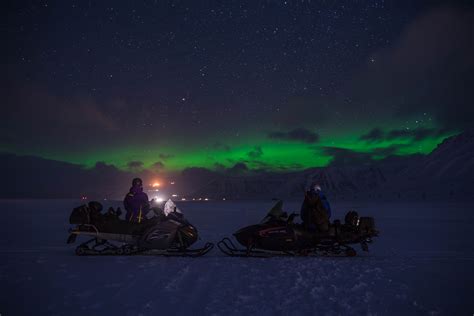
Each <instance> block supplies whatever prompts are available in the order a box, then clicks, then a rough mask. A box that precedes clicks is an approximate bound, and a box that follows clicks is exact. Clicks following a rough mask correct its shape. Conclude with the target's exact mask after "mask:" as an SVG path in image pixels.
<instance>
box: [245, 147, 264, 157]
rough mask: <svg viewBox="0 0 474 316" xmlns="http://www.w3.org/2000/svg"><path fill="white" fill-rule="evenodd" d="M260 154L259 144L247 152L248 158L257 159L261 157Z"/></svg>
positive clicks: (261, 153) (261, 152)
mask: <svg viewBox="0 0 474 316" xmlns="http://www.w3.org/2000/svg"><path fill="white" fill-rule="evenodd" d="M262 155H263V150H262V148H261V147H260V146H256V147H255V148H254V149H252V150H251V151H249V152H248V153H247V156H249V158H251V159H258V158H260V157H262Z"/></svg>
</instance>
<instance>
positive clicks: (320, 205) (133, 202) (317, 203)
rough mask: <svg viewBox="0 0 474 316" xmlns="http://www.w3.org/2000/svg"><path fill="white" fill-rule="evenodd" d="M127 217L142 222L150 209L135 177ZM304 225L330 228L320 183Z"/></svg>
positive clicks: (312, 191) (308, 196)
mask: <svg viewBox="0 0 474 316" xmlns="http://www.w3.org/2000/svg"><path fill="white" fill-rule="evenodd" d="M123 204H124V207H125V210H126V211H127V212H126V214H125V219H126V220H127V221H130V222H138V223H140V222H141V221H142V220H143V218H144V217H145V214H147V213H148V211H149V210H150V202H149V200H148V195H147V194H146V193H145V192H143V181H142V180H141V179H140V178H135V179H133V181H132V187H131V188H130V191H129V192H128V193H127V195H126V196H125V199H124V201H123ZM300 216H301V219H302V221H303V225H304V226H305V228H306V229H308V230H318V231H326V230H328V229H329V219H330V218H331V205H330V204H329V201H328V199H327V198H326V195H325V194H324V193H323V191H322V189H321V186H320V185H319V184H318V183H313V184H312V185H311V186H310V188H309V190H308V191H306V193H305V197H304V200H303V204H302V206H301V212H300Z"/></svg>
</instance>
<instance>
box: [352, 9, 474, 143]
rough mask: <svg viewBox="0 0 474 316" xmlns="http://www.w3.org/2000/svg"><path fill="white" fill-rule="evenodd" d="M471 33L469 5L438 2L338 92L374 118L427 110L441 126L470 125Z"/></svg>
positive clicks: (473, 113)
mask: <svg viewBox="0 0 474 316" xmlns="http://www.w3.org/2000/svg"><path fill="white" fill-rule="evenodd" d="M473 36H474V10H472V8H466V9H465V10H462V9H459V8H456V7H454V6H438V7H436V8H434V9H431V10H429V11H427V12H426V13H425V14H423V15H420V16H419V17H418V18H416V19H415V20H413V21H412V22H411V23H409V24H408V25H407V27H406V28H405V29H404V31H403V32H402V33H401V35H400V37H399V38H398V39H397V40H395V41H394V42H393V44H392V45H391V46H389V47H387V48H384V49H382V50H380V51H378V52H374V54H373V55H372V57H371V59H372V61H367V65H366V66H365V67H363V70H361V71H360V73H359V74H358V75H355V76H354V78H353V79H352V80H351V81H350V82H349V83H348V86H347V87H345V88H344V89H343V90H344V91H346V93H347V94H348V95H349V96H350V97H351V99H352V102H353V103H354V104H357V105H364V110H365V111H364V112H366V113H372V115H373V116H374V117H376V118H378V119H386V120H389V119H393V118H397V117H398V118H399V119H406V118H412V117H420V116H421V115H423V114H424V113H426V115H427V116H428V117H432V119H433V121H435V122H436V123H437V125H439V126H441V127H443V128H451V129H458V130H459V129H465V128H469V126H472V125H473V124H474V107H473V106H472V104H473V103H474V89H471V87H472V85H473V84H474V58H473V57H472V56H474V42H473V41H472V38H473ZM357 108H358V109H360V106H358V107H357ZM351 114H353V115H356V114H357V113H355V112H352V113H351ZM420 137H423V135H420Z"/></svg>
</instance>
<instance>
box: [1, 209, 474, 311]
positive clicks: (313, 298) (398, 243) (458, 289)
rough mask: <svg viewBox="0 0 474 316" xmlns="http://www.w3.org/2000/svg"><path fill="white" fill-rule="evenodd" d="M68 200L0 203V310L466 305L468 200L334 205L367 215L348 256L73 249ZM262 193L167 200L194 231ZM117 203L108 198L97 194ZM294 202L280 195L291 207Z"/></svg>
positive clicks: (472, 279) (240, 222)
mask: <svg viewBox="0 0 474 316" xmlns="http://www.w3.org/2000/svg"><path fill="white" fill-rule="evenodd" d="M79 204H80V202H78V201H72V200H37V201H35V200H25V201H0V207H1V209H2V216H1V219H0V223H1V227H2V238H1V239H0V258H1V260H0V292H1V294H0V314H1V315H75V314H81V315H82V314H87V315H101V316H103V315H167V314H170V313H171V314H189V315H226V316H228V315H252V314H253V315H255V314H259V315H306V314H312V315H314V314H318V315H320V314H321V315H360V314H362V315H364V314H367V315H368V314H371V315H375V314H378V315H387V314H391V315H406V314H411V315H413V314H417V315H418V314H430V315H438V314H446V315H472V314H473V313H474V300H473V299H472V298H473V293H474V246H473V238H472V234H473V233H474V212H473V211H472V210H473V208H472V206H471V205H469V204H463V203H454V202H453V203H449V202H445V203H439V202H437V203H436V204H435V205H428V204H427V203H406V204H402V203H398V204H393V203H384V204H381V203H380V202H377V204H374V203H372V204H369V203H363V202H354V203H350V202H347V201H346V202H341V203H337V202H335V203H333V208H334V210H335V215H336V217H342V216H343V215H344V213H345V212H346V211H347V210H348V209H349V208H355V209H357V210H358V211H359V213H360V214H361V215H369V216H374V217H375V218H376V224H377V226H378V228H379V229H380V231H381V236H380V237H379V238H378V239H377V240H376V241H375V243H374V244H372V246H371V250H370V252H369V253H368V254H367V253H363V252H362V251H359V256H358V257H355V258H301V257H298V258H271V259H259V258H229V257H225V256H224V255H223V254H221V253H220V252H219V251H218V249H214V250H213V251H212V252H210V253H209V254H207V255H206V256H205V257H201V258H162V257H150V256H132V257H113V256H104V257H77V256H75V255H74V247H75V246H68V245H66V243H65V241H66V238H67V229H68V228H69V226H70V225H69V224H68V218H69V214H70V211H71V209H72V208H73V207H74V206H77V205H79ZM272 204H273V202H272V201H264V202H232V201H222V202H202V203H198V202H196V203H178V205H179V207H180V208H181V209H182V210H183V212H184V213H185V215H186V216H187V217H188V219H189V220H190V221H191V222H192V223H193V224H194V225H196V226H197V227H198V229H199V231H200V234H201V238H202V240H201V241H200V242H199V244H198V245H196V246H199V245H202V244H203V243H204V242H205V241H213V242H216V241H218V240H219V239H220V238H222V237H223V236H226V235H231V233H232V232H234V231H235V230H236V229H238V228H239V227H242V226H245V225H249V224H252V223H254V222H256V221H259V220H260V219H261V218H262V217H263V216H264V215H265V212H266V210H267V209H269V208H270V207H271V206H272ZM105 205H106V206H108V205H119V203H111V202H108V203H105ZM299 205H300V202H296V201H295V202H287V203H286V204H285V210H287V211H293V210H297V209H298V207H299Z"/></svg>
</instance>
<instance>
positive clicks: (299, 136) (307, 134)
mask: <svg viewBox="0 0 474 316" xmlns="http://www.w3.org/2000/svg"><path fill="white" fill-rule="evenodd" d="M268 138H271V139H281V140H289V141H296V142H303V143H308V144H314V143H316V142H318V141H319V135H318V134H317V133H314V132H312V131H310V130H308V129H306V128H295V129H293V130H290V131H288V132H271V133H268Z"/></svg>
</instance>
